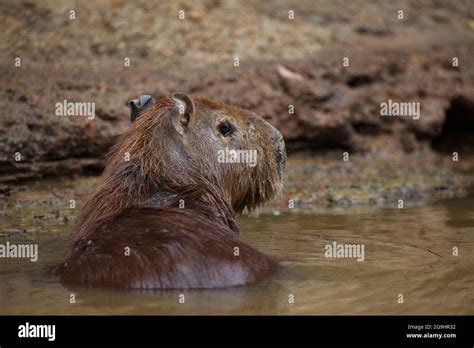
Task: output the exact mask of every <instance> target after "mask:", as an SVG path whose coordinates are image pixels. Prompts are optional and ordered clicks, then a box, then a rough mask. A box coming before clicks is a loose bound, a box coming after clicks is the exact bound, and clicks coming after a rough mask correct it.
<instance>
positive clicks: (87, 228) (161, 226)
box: [57, 95, 286, 289]
mask: <svg viewBox="0 0 474 348" xmlns="http://www.w3.org/2000/svg"><path fill="white" fill-rule="evenodd" d="M184 96H185V97H186V98H189V99H186V98H184V97H183V99H182V100H180V99H179V98H170V97H162V98H159V99H156V100H154V101H153V102H152V103H150V105H148V106H147V107H146V108H145V109H144V110H142V111H141V112H140V114H139V115H138V117H137V119H136V120H135V121H134V122H133V123H132V124H131V125H130V127H129V129H128V130H127V131H126V132H125V133H124V134H123V135H122V136H121V138H120V139H119V141H118V142H117V144H116V145H115V146H114V147H113V148H112V150H111V152H110V154H109V159H108V162H107V165H106V168H105V169H104V172H103V174H102V176H101V178H100V179H99V181H98V184H97V187H96V189H95V192H94V193H93V195H92V196H91V198H90V199H89V200H88V201H87V203H86V204H85V205H84V207H83V209H82V212H81V215H80V217H79V219H78V222H77V225H76V230H75V233H74V235H73V237H72V240H71V246H70V249H69V253H68V256H67V259H66V261H65V262H64V263H63V264H62V265H61V266H60V267H59V268H58V270H57V274H58V276H59V278H60V281H61V282H62V283H63V284H64V285H68V286H84V287H112V288H127V289H186V288H219V287H228V286H238V285H244V284H249V283H253V282H256V281H259V280H261V279H264V278H266V277H268V276H269V275H271V274H273V273H274V271H275V270H276V268H277V263H276V261H275V260H274V259H273V258H271V257H269V256H267V255H264V254H262V253H260V252H259V251H257V250H255V249H253V248H252V247H250V246H248V245H247V244H245V243H244V242H243V241H242V239H241V238H240V234H239V231H238V227H237V224H236V220H235V219H236V215H237V214H240V213H241V212H242V211H243V210H244V209H245V208H247V209H248V210H252V209H254V208H256V207H257V206H259V205H260V204H262V203H264V202H266V201H268V200H269V199H271V198H272V197H274V196H275V194H277V193H278V191H279V190H280V189H281V186H282V171H283V168H284V163H285V157H286V155H285V149H284V142H283V139H282V137H281V134H280V133H279V132H278V131H277V130H276V129H275V128H273V127H272V126H271V125H270V124H268V123H267V122H266V121H264V120H263V119H262V118H260V117H259V116H258V115H256V114H255V113H252V112H250V111H247V110H243V109H240V108H237V107H234V106H230V105H227V104H225V103H222V102H216V101H212V100H209V99H206V98H203V97H193V98H190V97H189V96H187V95H184ZM180 106H181V107H183V108H184V112H182V111H183V110H182V109H180ZM222 122H229V123H230V124H232V129H233V133H232V134H231V135H229V136H223V135H222V134H220V133H219V131H218V129H219V125H220V124H222ZM225 148H228V149H235V150H256V152H257V158H258V161H257V165H256V166H254V167H251V166H249V165H248V164H246V163H220V162H219V161H217V153H218V152H219V151H221V150H223V149H225ZM236 251H237V252H236Z"/></svg>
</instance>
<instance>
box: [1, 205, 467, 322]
mask: <svg viewBox="0 0 474 348" xmlns="http://www.w3.org/2000/svg"><path fill="white" fill-rule="evenodd" d="M473 207H474V197H472V196H471V197H468V198H463V199H455V200H448V201H443V202H439V203H435V204H431V205H426V206H420V207H413V208H405V209H372V210H368V211H365V212H352V213H344V214H339V213H326V214H314V213H304V212H298V211H293V212H291V213H290V212H281V213H278V214H261V215H258V216H244V217H242V218H240V219H239V224H240V227H241V230H242V234H243V238H244V239H245V240H246V241H247V242H248V243H250V244H251V245H252V246H254V247H256V248H258V249H260V250H261V251H264V252H266V253H268V254H271V255H274V256H275V257H277V258H278V259H280V260H281V263H282V265H283V270H282V272H281V273H280V274H278V275H277V276H275V277H274V278H272V279H270V280H269V281H266V282H264V283H260V284H258V285H253V286H248V287H242V288H231V289H222V290H212V291H210V290H207V291H198V290H193V291H158V292H127V291H99V290H87V291H84V290H79V291H71V290H68V289H66V288H64V287H62V286H61V285H60V284H59V283H58V282H57V279H55V278H54V277H53V276H52V275H51V270H52V269H53V268H54V267H55V266H56V265H57V264H59V263H60V262H61V261H62V260H63V258H64V255H65V250H66V244H67V240H68V235H69V233H70V231H71V225H70V224H62V225H58V226H57V228H54V229H51V227H47V229H48V230H47V231H43V229H46V227H42V224H41V223H40V222H39V223H38V224H37V226H36V227H35V231H34V232H29V233H23V234H18V235H9V236H8V235H4V236H2V237H0V243H5V242H6V241H10V242H20V241H33V242H35V243H38V245H39V252H40V257H39V260H38V262H30V261H29V260H5V259H2V260H0V280H1V281H0V314H474V210H473ZM333 242H336V243H351V244H352V243H355V244H363V245H364V251H365V257H364V261H363V262H358V261H357V260H356V259H353V258H351V259H348V258H327V257H325V255H324V251H325V246H326V245H327V244H331V243H333ZM453 248H458V250H459V256H454V255H453ZM71 293H74V294H75V295H76V303H75V304H71V303H70V301H69V299H70V294H71ZM180 294H184V295H185V303H179V301H178V300H179V295H180ZM400 294H402V295H403V303H399V295H400ZM290 295H292V296H293V297H294V303H289V297H292V296H290Z"/></svg>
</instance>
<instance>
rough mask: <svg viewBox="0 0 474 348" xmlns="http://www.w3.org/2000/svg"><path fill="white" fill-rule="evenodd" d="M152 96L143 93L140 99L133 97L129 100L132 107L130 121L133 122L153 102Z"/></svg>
mask: <svg viewBox="0 0 474 348" xmlns="http://www.w3.org/2000/svg"><path fill="white" fill-rule="evenodd" d="M152 100H153V99H152V97H150V96H149V95H146V94H145V95H141V96H139V97H138V99H133V100H130V101H129V102H128V106H129V107H130V121H131V122H133V121H135V119H136V118H137V117H138V115H139V114H140V112H141V111H143V110H144V109H145V108H146V107H147V106H148V105H150V104H151V101H152Z"/></svg>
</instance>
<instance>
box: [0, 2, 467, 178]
mask: <svg viewBox="0 0 474 348" xmlns="http://www.w3.org/2000/svg"><path fill="white" fill-rule="evenodd" d="M473 4H474V3H473V2H472V1H455V2H444V1H398V2H390V3H389V2H385V1H378V2H365V1H364V2H361V1H354V2H346V1H329V0H328V1H319V2H313V1H308V2H301V1H289V2H263V4H262V3H261V2H259V1H248V2H234V1H218V0H216V1H201V2H196V3H195V2H193V3H192V4H191V3H189V2H184V1H183V2H159V3H158V2H149V1H140V2H139V1H137V2H125V1H98V2H80V3H78V4H76V3H75V2H72V1H71V2H62V1H61V2H59V1H42V2H31V1H18V2H15V1H3V2H2V3H1V4H0V22H1V23H2V29H3V33H2V36H1V40H0V48H1V58H2V59H1V63H0V74H1V76H2V77H3V79H2V80H3V83H2V87H1V89H0V93H1V98H0V102H1V103H2V105H1V110H2V117H1V120H0V148H1V150H2V151H0V164H1V166H0V168H1V169H0V180H2V181H11V180H16V179H19V178H31V177H42V176H45V175H51V174H53V175H58V174H62V173H64V174H66V173H84V172H89V171H91V170H92V171H96V170H97V169H99V168H100V167H101V163H102V160H101V159H102V157H103V155H104V154H105V153H106V152H107V150H108V149H109V147H110V146H111V144H113V143H114V141H115V139H116V137H117V136H118V135H119V134H121V133H122V132H123V131H124V129H125V128H126V127H127V125H128V122H129V113H128V109H127V106H126V102H127V101H128V100H129V99H132V98H135V97H136V96H138V95H140V94H145V93H147V94H151V95H155V96H158V95H165V94H169V93H171V92H173V91H184V92H189V93H192V94H199V95H205V96H207V97H210V98H216V99H223V100H225V101H227V102H230V103H233V104H235V105H238V106H241V107H245V108H248V109H251V110H254V111H256V112H258V113H260V114H262V115H263V116H264V117H266V118H268V119H270V120H271V121H272V123H273V124H274V125H275V126H276V127H277V128H279V129H280V130H281V131H282V133H283V135H284V136H285V139H286V141H287V143H288V149H289V152H290V154H291V153H293V152H297V151H318V150H333V149H341V150H344V151H348V152H351V153H352V152H359V153H376V154H380V153H387V154H389V153H394V152H402V153H403V152H404V153H406V152H418V151H433V150H434V151H438V152H440V153H441V154H443V153H451V152H453V151H456V152H458V153H459V154H460V157H465V156H467V155H470V154H471V153H472V149H473V148H474V136H473V135H472V134H473V131H474V122H473V121H474V83H473V82H474V68H473V57H474V54H473V53H474V52H473V51H474V35H473V29H474V19H473V18H474V5H473ZM71 9H74V10H75V11H76V19H74V20H71V19H69V11H70V10H71ZM400 9H401V10H403V11H404V19H403V20H399V19H398V18H397V11H398V10H400ZM180 10H184V11H185V16H186V19H184V20H180V19H179V18H178V15H179V11H180ZM289 10H294V11H295V19H294V20H290V19H288V11H289ZM15 57H20V58H21V60H22V66H21V67H15V66H14V59H15ZM125 57H129V58H130V59H131V66H130V67H125V66H124V59H125ZM235 57H238V58H239V60H240V61H239V63H240V65H239V67H235V66H234V65H233V64H234V58H235ZM344 57H347V58H349V66H347V67H345V66H343V64H342V63H343V58H344ZM454 57H456V58H458V61H459V66H457V67H456V66H453V64H452V62H453V58H454ZM64 99H67V100H68V101H81V102H95V104H96V117H95V118H94V119H93V120H88V119H87V118H85V117H81V116H76V117H58V116H56V115H55V113H54V111H55V104H56V103H58V102H62V101H63V100H64ZM388 99H392V100H393V101H402V102H406V101H413V102H420V104H421V117H420V119H418V120H414V119H412V118H411V117H410V118H408V117H381V116H380V103H382V102H386V101H388ZM289 105H293V106H294V110H295V111H294V114H291V113H289ZM16 153H20V154H21V161H19V162H17V161H15V160H14V159H15V154H16Z"/></svg>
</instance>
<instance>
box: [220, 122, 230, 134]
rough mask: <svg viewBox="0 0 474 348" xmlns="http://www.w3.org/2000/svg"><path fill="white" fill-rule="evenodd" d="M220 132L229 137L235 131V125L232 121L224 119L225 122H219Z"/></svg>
mask: <svg viewBox="0 0 474 348" xmlns="http://www.w3.org/2000/svg"><path fill="white" fill-rule="evenodd" d="M219 132H220V133H221V134H222V135H223V136H225V137H228V136H229V135H231V134H232V133H234V126H233V125H232V123H230V122H229V121H224V122H221V123H220V124H219Z"/></svg>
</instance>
